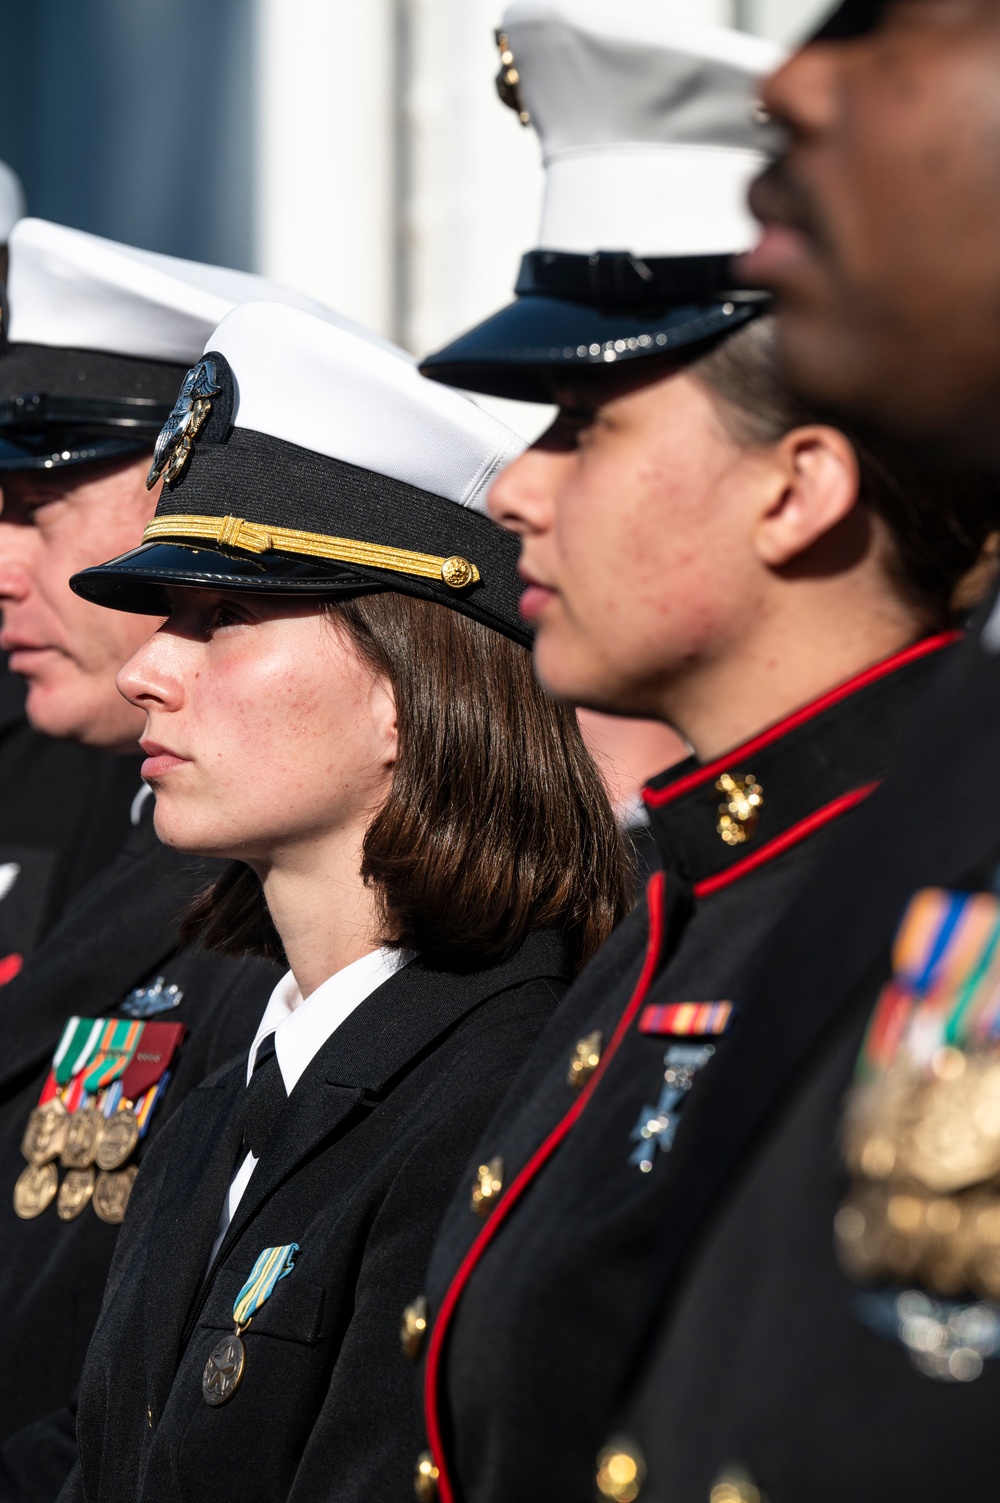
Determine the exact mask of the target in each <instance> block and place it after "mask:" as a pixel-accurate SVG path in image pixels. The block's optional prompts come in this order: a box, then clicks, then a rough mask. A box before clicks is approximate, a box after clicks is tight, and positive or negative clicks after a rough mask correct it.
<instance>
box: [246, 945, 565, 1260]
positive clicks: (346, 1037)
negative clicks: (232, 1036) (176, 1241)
mask: <svg viewBox="0 0 1000 1503" xmlns="http://www.w3.org/2000/svg"><path fill="white" fill-rule="evenodd" d="M567 975H568V965H567V960H566V954H565V949H564V946H563V944H562V941H561V940H559V939H558V938H557V937H556V936H554V935H552V934H549V933H538V934H532V935H529V936H528V938H527V939H526V940H525V941H524V943H523V944H522V945H521V947H520V949H519V950H518V951H517V953H516V954H515V955H513V956H512V957H510V958H509V959H508V960H506V961H504V962H502V963H501V964H499V965H495V966H491V967H489V968H487V969H484V970H481V971H473V972H468V973H456V972H454V971H446V970H440V969H437V968H435V967H434V966H432V965H431V964H430V963H429V962H427V961H425V960H423V959H422V958H420V957H418V958H417V959H416V960H412V961H410V963H409V965H407V966H404V968H403V969H402V970H401V971H397V972H396V974H395V975H394V976H392V977H390V979H389V980H388V981H386V982H384V983H383V984H382V985H381V986H380V987H379V988H378V989H377V991H374V992H372V994H371V995H370V996H369V997H366V998H365V1000H364V1002H362V1003H361V1005H360V1006H359V1007H357V1008H355V1010H354V1012H352V1013H351V1014H350V1016H349V1017H348V1018H346V1019H345V1021H344V1022H343V1023H342V1024H341V1025H340V1027H339V1028H338V1029H337V1030H336V1032H335V1033H333V1034H332V1035H331V1036H330V1038H329V1039H328V1040H327V1041H326V1043H325V1044H324V1046H323V1048H322V1049H321V1050H320V1051H319V1053H318V1054H317V1055H316V1057H315V1058H314V1059H313V1060H312V1062H311V1064H310V1065H309V1067H308V1069H307V1070H306V1071H305V1073H304V1074H303V1076H302V1078H301V1080H300V1081H299V1083H298V1085H297V1086H296V1087H295V1090H294V1091H293V1092H292V1094H291V1096H290V1098H289V1100H288V1105H287V1106H286V1108H285V1110H284V1111H283V1112H282V1114H281V1116H280V1117H279V1119H278V1123H277V1125H276V1127H275V1132H274V1137H273V1139H272V1141H271V1143H270V1145H269V1148H268V1152H267V1154H266V1155H265V1157H264V1158H263V1159H262V1160H261V1162H260V1163H259V1164H258V1165H257V1167H256V1169H255V1170H254V1172H253V1175H252V1176H251V1179H250V1183H249V1184H248V1185H247V1188H246V1191H245V1192H244V1195H243V1198H242V1199H241V1201H240V1203H239V1206H238V1207H237V1210H236V1215H235V1216H234V1217H233V1220H232V1223H231V1225H230V1227H229V1229H228V1231H227V1233H226V1237H225V1240H224V1241H223V1243H222V1246H221V1248H220V1249H219V1258H220V1260H221V1259H222V1258H224V1257H226V1256H227V1255H228V1253H229V1251H230V1249H231V1248H232V1246H233V1245H234V1243H235V1242H236V1241H237V1240H238V1239H239V1238H240V1236H241V1235H242V1233H243V1231H244V1230H245V1228H246V1227H247V1225H248V1224H249V1223H250V1222H251V1221H252V1219H253V1217H254V1215H255V1214H256V1212H257V1210H258V1209H259V1208H260V1206H261V1205H262V1204H263V1203H264V1201H265V1200H266V1199H267V1198H268V1197H269V1196H270V1195H272V1194H273V1193H274V1191H275V1190H276V1189H277V1188H278V1186H279V1185H280V1184H282V1183H284V1181H285V1180H286V1179H287V1178H288V1177H289V1175H291V1174H293V1173H294V1171H295V1169H296V1168H297V1167H298V1165H299V1164H301V1163H302V1162H303V1161H304V1160H305V1159H306V1158H308V1157H309V1155H310V1154H311V1153H312V1151H313V1149H314V1148H316V1147H317V1145H318V1144H319V1143H321V1142H322V1141H323V1139H324V1138H326V1137H328V1136H329V1135H330V1134H331V1133H332V1132H334V1131H335V1130H336V1129H337V1128H338V1127H339V1126H340V1124H341V1123H342V1122H343V1121H344V1120H345V1118H347V1117H348V1115H349V1114H350V1113H351V1112H352V1111H353V1110H354V1109H355V1108H356V1107H357V1106H358V1105H359V1104H360V1103H361V1102H362V1100H363V1099H365V1098H368V1099H373V1098H378V1097H379V1096H381V1095H382V1094H383V1093H384V1092H385V1091H386V1090H387V1089H389V1088H390V1087H391V1083H392V1081H393V1079H394V1078H395V1077H397V1076H399V1075H400V1074H402V1073H403V1072H404V1071H405V1070H406V1069H407V1067H408V1066H409V1065H410V1064H411V1062H413V1061H414V1060H416V1059H417V1058H418V1057H419V1056H420V1055H422V1054H424V1053H425V1052H427V1051H428V1050H430V1049H431V1048H432V1047H433V1045H434V1043H435V1042H436V1040H438V1039H439V1038H440V1037H441V1036H442V1035H444V1034H445V1033H447V1032H449V1031H450V1030H451V1029H452V1028H453V1027H454V1026H455V1025H456V1024H457V1023H458V1022H460V1020H461V1019H462V1018H463V1017H465V1016H466V1015H467V1014H468V1013H470V1012H472V1011H473V1009H474V1008H476V1007H479V1006H480V1005H481V1004H482V1003H483V1002H485V1001H487V1000H488V999H489V997H491V996H496V995H497V993H498V992H502V991H506V990H507V989H508V988H509V987H512V986H515V985H517V983H518V982H519V981H527V980H529V979H531V978H533V977H538V976H548V977H552V978H553V979H561V978H564V977H566V976H567ZM257 1251H259V1249H256V1250H255V1253H254V1256H256V1252H257Z"/></svg>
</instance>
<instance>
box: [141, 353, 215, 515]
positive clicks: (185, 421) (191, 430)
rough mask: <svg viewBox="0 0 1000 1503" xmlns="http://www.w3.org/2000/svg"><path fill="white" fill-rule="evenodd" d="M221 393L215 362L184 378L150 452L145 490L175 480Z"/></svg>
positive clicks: (195, 367) (207, 362) (199, 366)
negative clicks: (213, 399) (151, 457)
mask: <svg viewBox="0 0 1000 1503" xmlns="http://www.w3.org/2000/svg"><path fill="white" fill-rule="evenodd" d="M221 390H222V387H221V386H220V385H219V379H218V373H217V371H216V368H215V361H214V360H199V361H198V364H197V365H193V366H192V367H191V369H190V370H189V371H188V373H187V375H186V376H185V377H184V381H183V384H182V386H181V389H180V393H179V394H178V397H177V401H176V402H175V403H174V406H173V411H172V412H171V414H170V416H169V417H168V418H167V421H166V422H165V423H164V425H163V427H162V428H161V429H160V432H159V435H158V437H157V440H156V447H155V449H154V450H153V463H152V465H151V466H150V470H149V474H148V475H147V476H146V489H147V490H152V489H153V486H154V485H155V484H156V482H157V481H158V480H159V478H160V476H161V475H162V476H163V479H164V481H165V482H166V484H167V485H170V484H171V482H172V481H174V480H176V479H177V477H178V475H179V474H180V473H181V471H182V470H183V468H184V466H185V465H186V464H187V462H188V460H189V459H190V457H191V446H192V444H193V443H194V441H195V438H196V437H197V435H198V433H199V432H200V431H201V429H202V427H203V426H204V424H205V420H206V419H207V417H208V415H209V413H210V412H211V410H212V403H211V401H210V400H209V398H210V397H214V396H216V395H217V393H218V392H220V391H221Z"/></svg>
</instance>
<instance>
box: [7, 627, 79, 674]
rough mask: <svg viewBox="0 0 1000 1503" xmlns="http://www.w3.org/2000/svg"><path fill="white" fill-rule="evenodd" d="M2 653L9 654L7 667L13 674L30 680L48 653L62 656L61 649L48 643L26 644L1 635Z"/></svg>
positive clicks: (12, 637) (20, 640)
mask: <svg viewBox="0 0 1000 1503" xmlns="http://www.w3.org/2000/svg"><path fill="white" fill-rule="evenodd" d="M0 651H3V652H6V653H7V654H8V658H7V666H8V667H9V669H10V671H11V672H12V673H19V674H21V676H22V677H23V678H29V677H30V676H31V674H32V673H33V672H34V671H35V670H36V669H37V668H38V666H39V664H40V662H41V660H42V659H43V658H44V657H45V655H46V654H48V653H57V654H60V655H62V656H65V654H62V653H61V650H60V648H58V647H51V646H49V644H48V643H47V642H25V641H24V640H22V639H20V638H17V637H14V636H12V635H11V636H8V635H7V634H6V633H4V634H2V635H0Z"/></svg>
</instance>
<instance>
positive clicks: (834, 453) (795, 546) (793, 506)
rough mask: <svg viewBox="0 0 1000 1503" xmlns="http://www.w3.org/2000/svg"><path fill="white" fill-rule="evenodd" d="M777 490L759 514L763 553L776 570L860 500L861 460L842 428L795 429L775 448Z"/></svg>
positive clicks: (757, 536) (758, 532)
mask: <svg viewBox="0 0 1000 1503" xmlns="http://www.w3.org/2000/svg"><path fill="white" fill-rule="evenodd" d="M771 457H772V459H773V461H774V465H775V479H776V493H775V494H774V496H773V499H772V501H771V504H770V505H769V506H768V508H767V510H766V511H765V512H763V513H762V514H761V515H760V517H759V518H758V521H757V525H756V529H755V537H754V543H755V547H756V550H757V556H758V558H759V559H760V560H761V562H762V563H764V564H766V565H767V566H768V567H769V568H771V569H779V568H781V567H782V566H783V565H785V564H789V563H791V562H792V560H793V559H795V558H798V557H799V555H800V554H803V553H805V552H807V551H808V549H810V548H811V547H812V546H813V545H814V544H815V543H817V542H818V541H819V540H820V539H821V538H822V537H824V536H825V535H826V534H827V533H828V532H832V530H833V529H834V528H835V527H836V526H837V525H838V523H840V522H842V521H843V520H844V518H845V517H846V516H847V515H848V514H849V513H850V512H851V511H852V510H853V509H854V507H855V506H856V505H857V500H858V484H859V473H858V461H857V457H856V455H855V453H854V449H853V447H852V446H851V444H850V442H849V440H848V439H846V438H845V437H844V435H843V434H842V433H840V432H838V430H837V429H836V428H827V427H826V426H825V425H820V424H814V425H810V426H809V427H805V428H793V429H792V431H791V433H786V434H785V436H784V438H783V439H781V440H780V441H779V442H778V443H777V444H775V446H774V449H773V450H772V456H771Z"/></svg>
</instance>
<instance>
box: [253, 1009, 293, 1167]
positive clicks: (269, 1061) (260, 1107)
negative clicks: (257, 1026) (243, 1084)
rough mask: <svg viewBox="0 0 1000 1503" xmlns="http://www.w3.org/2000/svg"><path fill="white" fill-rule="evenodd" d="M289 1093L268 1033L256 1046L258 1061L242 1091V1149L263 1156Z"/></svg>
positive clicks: (257, 1157)
mask: <svg viewBox="0 0 1000 1503" xmlns="http://www.w3.org/2000/svg"><path fill="white" fill-rule="evenodd" d="M287 1100H288V1095H287V1093H286V1091H285V1082H284V1081H283V1080H282V1078H281V1067H280V1065H279V1064H278V1056H277V1055H276V1054H275V1052H274V1034H273V1033H269V1034H268V1036H267V1038H266V1039H265V1040H264V1042H263V1043H262V1044H261V1046H260V1048H259V1049H258V1050H257V1062H256V1064H255V1065H254V1070H253V1074H252V1075H251V1077H250V1081H249V1084H248V1085H247V1088H246V1091H245V1092H244V1095H243V1152H244V1153H252V1154H253V1156H254V1158H255V1159H260V1158H263V1156H264V1149H265V1148H266V1146H267V1142H268V1139H269V1138H270V1136H271V1133H272V1132H273V1130H274V1124H275V1123H276V1122H277V1120H278V1117H279V1116H280V1114H281V1111H282V1108H283V1107H284V1105H285V1102H286V1101H287Z"/></svg>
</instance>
